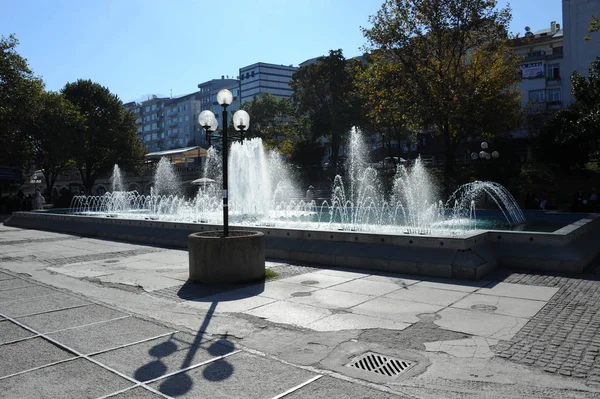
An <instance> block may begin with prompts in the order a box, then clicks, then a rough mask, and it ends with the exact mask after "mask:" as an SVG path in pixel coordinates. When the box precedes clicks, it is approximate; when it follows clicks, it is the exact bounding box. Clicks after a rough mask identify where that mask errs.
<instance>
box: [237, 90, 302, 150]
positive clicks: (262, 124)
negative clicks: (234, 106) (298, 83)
mask: <svg viewBox="0 0 600 399" xmlns="http://www.w3.org/2000/svg"><path fill="white" fill-rule="evenodd" d="M241 109H243V110H245V111H247V112H248V114H250V128H249V129H248V136H249V137H260V138H262V139H263V141H264V142H265V145H266V146H267V147H268V148H277V149H278V150H279V151H280V152H281V153H282V154H284V155H287V156H289V155H290V148H289V147H290V144H291V143H293V142H295V141H296V139H297V137H296V132H297V130H296V122H295V120H294V118H293V115H292V108H291V103H290V100H289V99H287V98H281V99H278V98H277V97H275V96H274V95H273V94H261V95H260V96H255V97H254V98H252V101H248V102H245V103H243V104H242V106H241Z"/></svg>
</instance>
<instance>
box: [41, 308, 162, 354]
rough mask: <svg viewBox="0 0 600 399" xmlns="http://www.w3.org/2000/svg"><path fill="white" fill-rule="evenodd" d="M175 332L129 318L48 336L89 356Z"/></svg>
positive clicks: (135, 318)
mask: <svg viewBox="0 0 600 399" xmlns="http://www.w3.org/2000/svg"><path fill="white" fill-rule="evenodd" d="M169 332H173V329H172V328H169V327H165V326H162V325H160V324H156V323H152V322H149V321H146V320H142V319H138V318H137V317H127V318H124V319H119V320H112V321H107V322H105V323H98V324H93V325H89V326H84V327H80V328H74V329H70V330H65V331H59V332H56V333H52V334H48V335H49V336H50V337H52V338H53V339H55V340H57V341H58V342H60V343H63V344H65V345H66V346H68V347H69V348H72V349H74V350H76V351H79V352H80V353H84V354H89V353H92V352H98V351H101V350H106V349H110V348H114V347H117V346H120V345H125V344H129V343H133V342H137V341H140V340H143V339H148V338H153V337H156V336H158V335H162V334H167V333H169Z"/></svg>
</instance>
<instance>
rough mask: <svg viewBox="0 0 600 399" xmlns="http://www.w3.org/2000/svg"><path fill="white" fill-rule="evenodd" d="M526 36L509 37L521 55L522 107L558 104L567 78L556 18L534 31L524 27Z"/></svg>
mask: <svg viewBox="0 0 600 399" xmlns="http://www.w3.org/2000/svg"><path fill="white" fill-rule="evenodd" d="M525 30H526V33H525V36H523V37H521V38H517V39H515V40H513V41H512V43H511V46H512V48H513V51H514V52H515V53H516V54H517V55H519V56H520V57H521V71H520V73H521V79H522V80H521V83H520V84H519V88H520V89H521V93H522V96H521V101H522V105H523V108H526V107H532V106H533V107H535V108H536V110H537V111H539V110H540V108H543V109H542V110H545V109H546V108H560V107H562V104H563V96H564V92H565V88H566V89H567V90H568V86H569V79H568V75H565V72H564V71H565V60H564V51H563V48H564V47H563V31H562V29H561V28H560V25H559V24H557V23H556V22H555V21H552V22H551V23H550V27H549V28H546V29H542V30H539V31H536V32H531V30H530V29H529V27H526V28H525Z"/></svg>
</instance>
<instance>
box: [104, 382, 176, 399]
mask: <svg viewBox="0 0 600 399" xmlns="http://www.w3.org/2000/svg"><path fill="white" fill-rule="evenodd" d="M138 387H142V388H146V387H145V386H144V385H142V384H136V385H134V386H131V387H127V388H123V389H121V390H119V391H117V392H112V393H109V394H108V395H104V396H100V397H99V398H97V399H107V398H112V397H113V396H116V395H119V394H121V393H124V392H127V391H131V390H132V389H134V388H138ZM150 392H153V391H152V390H150ZM157 392H158V395H160V396H162V397H163V398H166V399H173V398H172V397H171V396H169V395H166V394H164V393H162V392H160V391H157Z"/></svg>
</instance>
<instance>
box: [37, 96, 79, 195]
mask: <svg viewBox="0 0 600 399" xmlns="http://www.w3.org/2000/svg"><path fill="white" fill-rule="evenodd" d="M32 114H33V115H34V118H33V121H32V123H31V126H30V128H29V129H28V137H29V141H30V143H31V159H32V161H34V162H35V164H36V165H37V167H38V168H40V169H41V170H42V172H43V173H44V178H45V180H46V189H47V192H48V193H52V187H53V186H54V183H55V182H56V178H57V177H58V174H59V173H60V171H61V169H62V168H64V167H65V166H67V164H68V163H69V161H70V160H71V158H72V156H73V154H74V151H75V143H76V136H75V134H76V133H77V132H79V131H81V130H82V129H83V122H84V120H83V118H82V116H81V115H80V114H79V112H78V110H77V108H76V107H75V106H74V105H73V104H71V103H70V102H69V101H67V100H66V99H65V98H64V97H63V96H62V95H61V94H59V93H53V92H44V93H43V94H42V95H41V96H40V98H39V101H38V102H37V103H36V104H35V108H34V109H33V110H32Z"/></svg>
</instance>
